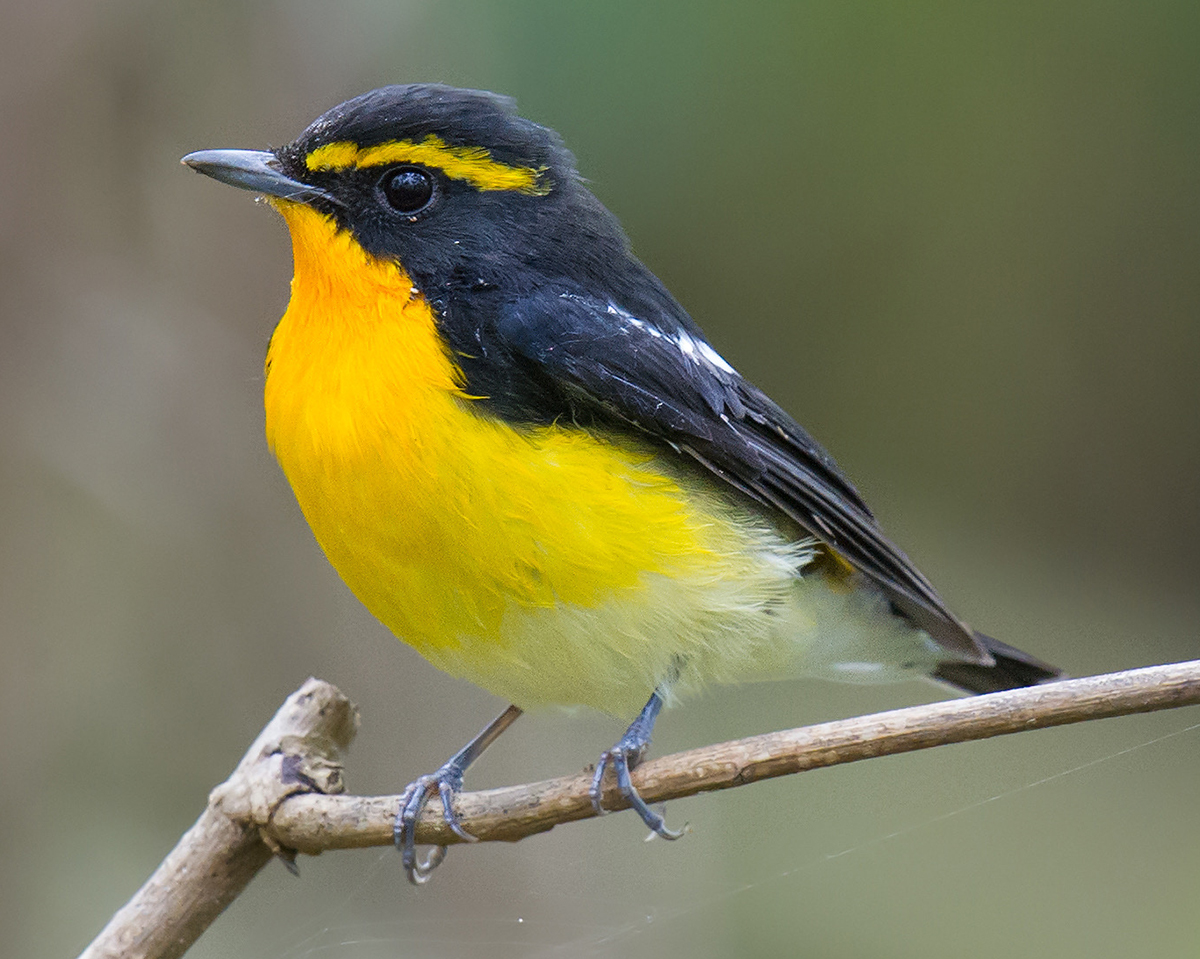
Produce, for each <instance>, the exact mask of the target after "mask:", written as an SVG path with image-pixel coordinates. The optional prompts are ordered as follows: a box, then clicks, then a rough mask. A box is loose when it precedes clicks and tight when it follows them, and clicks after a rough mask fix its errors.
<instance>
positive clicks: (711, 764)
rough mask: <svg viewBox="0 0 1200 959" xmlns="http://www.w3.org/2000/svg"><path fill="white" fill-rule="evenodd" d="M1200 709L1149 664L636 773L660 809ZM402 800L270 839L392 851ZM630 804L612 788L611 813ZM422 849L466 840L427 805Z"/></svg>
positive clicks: (494, 813) (293, 823) (500, 795)
mask: <svg viewBox="0 0 1200 959" xmlns="http://www.w3.org/2000/svg"><path fill="white" fill-rule="evenodd" d="M1197 703H1200V660H1198V661H1194V662H1187V663H1178V664H1175V665H1169V666H1151V667H1149V668H1146V669H1133V670H1129V671H1128V672H1123V673H1110V674H1107V675H1104V676H1092V677H1088V678H1086V679H1072V680H1066V681H1062V682H1056V683H1047V684H1046V685H1043V686H1032V687H1028V688H1025V689H1013V690H1009V691H1007V692H1002V693H990V694H988V695H986V696H972V697H968V698H965V699H952V700H948V701H946V702H940V703H931V704H929V705H923V706H913V707H910V708H907V709H896V710H892V711H891V712H886V713H876V714H874V715H871V716H859V717H855V718H853V719H844V720H839V721H837V722H832V723H822V724H820V725H817V726H805V727H803V728H800V729H789V730H785V731H783V732H777V733H767V734H766V735H762V736H751V737H749V738H746V739H739V740H735V741H733V742H726V743H718V744H717V745H715V746H704V747H701V748H700V749H691V750H688V751H687V752H682V753H675V754H674V755H671V756H663V757H662V758H661V759H654V760H649V761H647V762H644V763H642V764H641V765H640V766H638V767H637V769H636V770H634V772H633V784H634V786H635V787H637V790H638V792H639V793H641V795H642V798H643V799H645V800H646V801H647V802H652V803H654V802H664V801H666V800H669V799H682V798H683V797H685V796H694V795H696V794H698V793H702V792H711V791H713V790H717V789H731V788H733V787H734V786H744V785H746V784H747V783H752V782H758V781H759V780H760V779H771V778H773V777H775V776H787V775H790V774H791V773H799V772H805V771H806V770H809V769H818V768H820V767H822V766H836V765H838V764H840V763H849V762H856V761H857V760H860V759H870V758H872V757H874V756H890V755H893V754H895V753H905V752H912V751H914V750H917V749H928V748H929V747H931V746H941V745H944V744H947V743H960V742H967V741H969V740H973V739H988V738H990V737H992V736H1001V735H1004V734H1006V733H1016V732H1021V731H1022V730H1026V729H1044V728H1046V727H1050V726H1065V725H1068V724H1070V723H1078V722H1084V721H1086V720H1091V719H1105V718H1108V717H1112V716H1126V715H1130V714H1132V713H1147V712H1154V711H1156V710H1160V709H1172V708H1174V707H1177V706H1190V705H1194V704H1197ZM591 780H592V774H591V771H590V770H584V771H583V772H580V773H576V774H575V775H573V776H563V777H561V778H558V779H548V780H545V781H544V782H538V783H529V784H526V785H522V786H508V787H505V788H502V789H489V790H486V791H483V792H470V793H461V794H459V796H458V797H457V800H456V809H457V810H458V814H459V817H460V819H461V822H462V825H463V828H465V829H466V830H467V832H469V833H471V834H472V835H473V836H475V837H477V838H478V839H479V840H481V841H494V840H502V841H506V842H516V841H517V840H519V839H524V838H525V837H526V836H531V835H534V834H535V833H539V832H545V831H547V830H549V829H552V828H554V827H555V826H557V825H560V824H562V823H567V822H574V821H575V820H578V819H589V818H591V817H592V816H594V815H596V813H595V811H594V810H593V809H592V804H591V800H590V799H589V797H588V787H589V786H590V785H591ZM399 801H400V797H399V796H371V797H364V796H316V795H311V794H310V795H303V796H296V797H294V798H292V799H289V800H288V801H287V802H286V803H284V804H283V806H282V807H281V808H280V809H279V810H278V811H277V812H276V814H275V818H274V821H273V822H272V824H271V834H272V835H273V836H274V837H275V839H276V841H277V842H279V843H280V844H281V845H283V846H286V847H289V848H293V849H297V850H299V851H301V852H307V853H318V852H321V851H322V850H325V849H346V848H356V847H363V846H386V845H389V844H390V843H391V842H392V822H393V820H394V819H395V816H396V809H397V807H398V805H399ZM627 806H628V804H627V803H626V802H625V801H624V800H623V799H622V798H621V795H620V794H619V793H618V792H617V790H616V787H615V785H613V783H612V782H611V781H610V782H609V785H608V788H607V789H606V790H605V793H604V808H605V809H609V810H616V809H624V808H627ZM417 842H419V843H430V844H435V843H436V844H440V845H450V844H452V843H456V842H462V840H461V839H460V838H459V837H458V836H456V835H455V834H454V833H453V832H451V831H450V829H449V828H447V827H446V825H445V823H444V821H443V820H442V816H441V806H440V804H438V803H430V804H429V805H428V806H426V808H425V810H424V813H423V814H422V816H421V820H420V822H419V823H418V825H417Z"/></svg>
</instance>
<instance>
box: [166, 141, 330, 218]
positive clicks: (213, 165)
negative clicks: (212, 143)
mask: <svg viewBox="0 0 1200 959" xmlns="http://www.w3.org/2000/svg"><path fill="white" fill-rule="evenodd" d="M180 162H181V163H183V164H184V165H185V166H190V167H191V168H192V169H193V170H195V171H196V172H197V173H203V174H204V175H205V176H210V177H212V178H213V179H214V180H220V181H221V182H222V183H228V184H229V185H230V186H235V187H237V188H238V189H240V190H250V191H252V192H254V193H263V194H266V195H267V196H277V197H279V198H280V199H281V200H295V201H296V202H298V203H308V202H311V201H312V200H317V199H321V200H325V201H326V202H328V203H333V204H336V205H337V206H341V204H340V203H339V202H338V201H337V200H335V199H334V198H333V196H332V195H331V194H329V193H327V192H326V191H324V190H322V189H320V188H318V187H315V186H309V185H308V184H307V183H301V182H300V181H299V180H293V179H292V178H291V177H289V176H287V175H286V174H284V172H283V168H282V167H281V166H280V163H279V160H278V158H277V157H276V156H275V154H273V153H263V152H262V151H259V150H200V151H199V152H197V153H189V154H188V155H187V156H185V157H184V158H183V159H182V160H181V161H180Z"/></svg>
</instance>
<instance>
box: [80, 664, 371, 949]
mask: <svg viewBox="0 0 1200 959" xmlns="http://www.w3.org/2000/svg"><path fill="white" fill-rule="evenodd" d="M357 729H358V711H357V710H356V709H355V708H354V706H353V705H352V704H351V703H350V701H349V700H348V699H346V697H345V696H343V695H342V694H341V692H340V691H339V690H338V689H337V688H336V687H334V686H331V685H330V684H329V683H325V682H321V681H320V680H318V679H309V680H308V681H306V682H305V683H304V685H303V686H301V687H300V688H299V689H298V690H296V692H294V693H292V695H291V696H289V697H288V698H287V700H286V701H285V702H284V704H283V706H281V707H280V709H279V712H277V713H276V714H275V717H274V718H273V719H272V720H271V721H270V722H269V723H267V725H266V727H265V728H264V729H263V731H262V732H261V733H260V734H259V736H258V738H257V739H256V740H255V741H254V744H253V745H252V746H251V747H250V750H249V751H248V752H247V753H246V755H245V757H243V759H242V761H241V762H240V763H238V766H237V768H236V769H235V770H234V771H233V774H232V775H231V776H230V777H229V778H228V779H227V780H226V781H225V782H224V783H222V784H221V785H220V786H218V787H217V788H216V789H214V790H213V791H212V793H211V794H210V795H209V797H208V808H207V809H205V810H204V813H203V814H202V815H201V816H200V818H199V819H198V820H196V824H195V825H194V826H192V828H191V829H189V830H188V831H187V832H186V833H184V834H183V838H182V839H180V840H179V842H178V843H177V844H176V846H175V848H174V849H173V850H171V852H170V854H169V855H168V856H167V858H166V859H164V860H163V862H162V864H161V865H160V866H159V867H158V869H157V870H155V872H154V875H153V876H151V877H150V878H149V879H148V880H147V881H146V884H145V885H144V886H142V888H141V889H139V890H138V892H137V894H136V895H134V897H133V898H132V899H131V900H129V902H128V903H126V904H125V905H124V906H123V907H122V908H121V910H120V911H119V912H118V913H117V914H116V915H115V916H113V918H112V920H111V921H110V922H109V923H108V925H107V926H105V927H104V930H103V931H102V932H101V933H100V935H99V936H97V937H96V938H95V940H94V941H93V942H92V944H91V945H90V946H88V947H87V949H85V950H84V951H83V953H82V955H81V956H80V959H101V957H103V959H117V957H121V959H171V957H175V956H181V955H183V953H184V952H186V951H187V949H188V947H189V946H191V944H192V943H193V942H195V941H196V939H197V938H199V936H200V934H201V933H202V932H204V930H205V929H207V928H208V926H209V925H210V924H211V923H212V921H213V920H214V919H216V918H217V916H218V915H219V914H220V913H221V911H222V910H223V909H224V908H225V907H226V906H228V905H229V904H230V903H231V902H233V900H234V899H236V898H237V896H238V895H239V894H240V893H241V891H242V890H243V889H244V888H245V887H246V885H247V883H249V882H250V880H251V879H253V878H254V876H255V874H256V873H257V872H258V871H259V870H260V869H262V867H263V866H265V865H266V864H267V863H268V862H270V861H271V857H272V855H276V854H278V855H280V856H281V857H283V859H284V861H285V862H286V863H288V865H289V866H291V868H293V869H294V868H295V867H294V865H292V863H291V860H292V858H294V853H292V852H291V851H290V850H286V849H283V848H282V847H280V846H279V845H278V844H277V843H276V842H275V840H274V838H273V837H272V836H271V835H270V834H269V833H268V832H266V831H265V830H264V828H263V827H264V826H265V824H267V823H269V822H270V820H271V816H272V815H273V814H274V812H275V811H276V810H277V809H278V807H279V804H280V803H281V802H283V801H284V800H285V799H287V798H288V797H289V796H292V795H295V794H296V793H298V792H305V791H308V790H311V789H318V790H321V791H322V792H326V793H336V792H341V790H342V776H341V766H340V764H339V762H338V760H339V758H340V755H341V752H342V751H343V750H344V749H345V748H346V747H347V746H348V745H349V744H350V740H352V739H353V738H354V733H355V732H356V730H357Z"/></svg>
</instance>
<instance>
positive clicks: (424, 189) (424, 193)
mask: <svg viewBox="0 0 1200 959" xmlns="http://www.w3.org/2000/svg"><path fill="white" fill-rule="evenodd" d="M379 187H380V189H382V190H383V195H384V196H385V197H387V201H388V203H390V204H391V205H392V208H393V209H395V210H398V211H399V212H401V213H416V212H418V211H419V210H423V209H425V207H427V206H428V205H429V201H430V200H432V199H433V177H432V176H430V175H429V173H427V172H426V171H425V170H422V169H420V168H419V167H415V166H402V167H397V168H396V169H394V170H388V172H387V173H385V174H384V175H383V179H382V180H380V181H379Z"/></svg>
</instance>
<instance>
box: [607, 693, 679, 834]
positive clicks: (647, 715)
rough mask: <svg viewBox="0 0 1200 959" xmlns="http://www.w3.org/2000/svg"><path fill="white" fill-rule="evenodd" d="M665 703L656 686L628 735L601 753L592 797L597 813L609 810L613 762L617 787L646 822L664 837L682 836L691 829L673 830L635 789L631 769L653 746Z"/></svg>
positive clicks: (626, 732)
mask: <svg viewBox="0 0 1200 959" xmlns="http://www.w3.org/2000/svg"><path fill="white" fill-rule="evenodd" d="M662 704H663V700H662V694H661V693H660V692H659V691H658V690H657V689H656V690H655V691H654V695H652V696H651V697H650V701H649V702H648V703H646V706H645V708H644V709H643V710H642V711H641V713H640V714H639V715H638V718H637V719H635V720H634V721H633V722H632V723H631V724H630V726H629V728H628V729H627V730H626V731H625V735H624V736H622V737H621V738H620V739H619V740H618V741H617V744H616V745H615V746H613V748H612V749H608V750H605V751H604V752H602V753H601V754H600V759H599V761H598V762H597V763H596V773H595V775H594V776H592V785H591V787H590V788H589V789H588V796H589V797H590V798H591V800H592V808H593V809H595V810H596V815H597V816H603V815H604V814H605V813H607V812H608V810H607V809H605V808H604V806H603V804H602V802H601V800H602V797H603V794H604V774H605V772H607V771H608V767H609V766H610V765H611V766H612V768H613V772H614V773H616V776H617V789H618V790H619V791H620V793H621V795H622V796H623V797H624V799H625V801H626V802H627V803H629V806H630V808H631V809H633V810H634V811H636V812H637V814H638V815H639V816H641V817H642V822H644V823H645V824H646V825H647V826H648V827H649V828H650V829H652V830H654V832H655V833H656V834H657V835H659V836H662V838H663V839H678V838H679V837H680V836H682V835H683V834H684V832H686V831H687V827H686V826H684V828H683V829H679V830H676V829H669V828H668V827H667V823H666V820H665V819H663V817H662V816H660V815H659V814H658V813H656V812H655V811H654V810H653V809H651V808H650V807H649V806H648V805H646V800H644V799H643V798H642V797H641V795H640V794H639V793H638V791H637V789H636V788H634V785H633V780H632V779H630V777H629V772H630V770H631V769H633V768H634V767H635V766H636V765H637V764H638V763H639V762H641V760H642V755H643V754H644V753H645V752H646V747H647V746H649V745H650V733H651V732H652V731H653V729H654V721H655V719H657V718H658V711H659V710H660V709H662Z"/></svg>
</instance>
